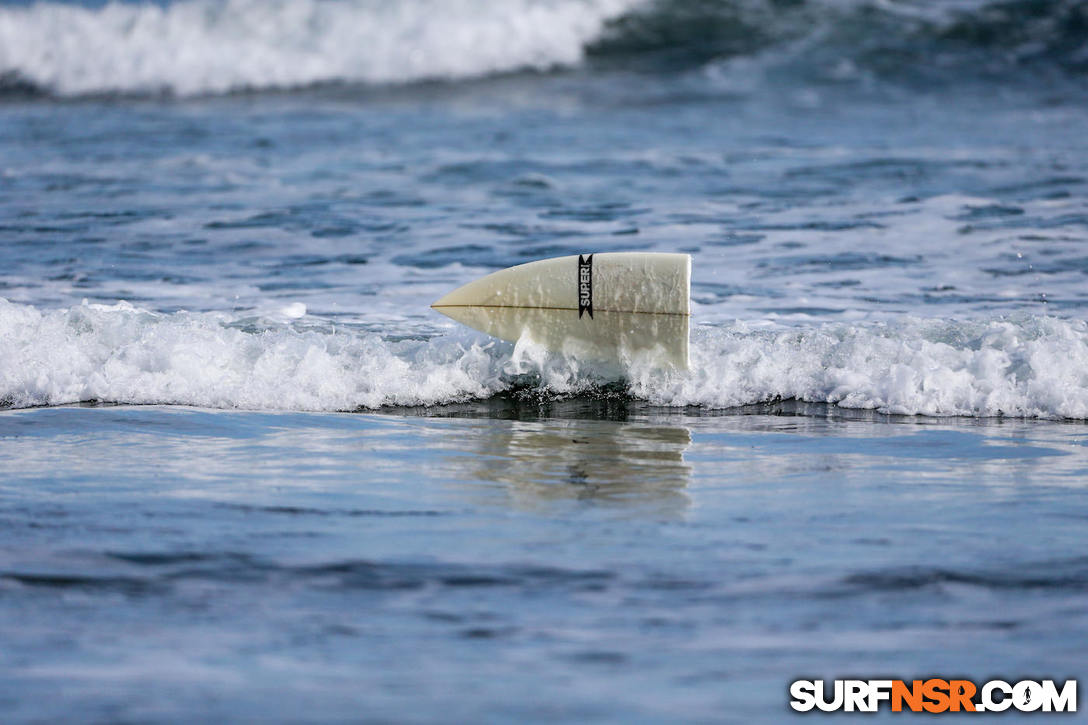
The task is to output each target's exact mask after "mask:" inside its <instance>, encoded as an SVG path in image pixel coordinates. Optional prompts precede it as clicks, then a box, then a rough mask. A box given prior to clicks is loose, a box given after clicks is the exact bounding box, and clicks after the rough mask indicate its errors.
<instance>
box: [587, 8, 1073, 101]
mask: <svg viewBox="0 0 1088 725" xmlns="http://www.w3.org/2000/svg"><path fill="white" fill-rule="evenodd" d="M1086 35H1088V10H1086V9H1085V7H1084V5H1083V3H1077V2H1070V1H1069V0H992V1H991V2H983V3H977V4H974V3H973V4H969V5H966V6H957V5H955V4H952V3H949V4H947V6H946V7H940V8H935V10H934V12H925V13H923V12H916V11H913V10H912V9H911V6H910V5H906V6H905V7H900V6H899V5H897V4H878V3H869V2H856V3H828V2H797V1H794V0H765V1H762V2H761V1H753V2H733V1H728V0H668V1H666V0H657V1H656V2H650V3H647V4H644V5H641V6H639V7H638V8H636V9H635V10H632V11H629V12H628V13H625V14H624V15H622V16H620V17H618V18H616V19H614V20H612V21H611V22H610V23H609V24H608V25H607V26H606V29H605V32H604V33H603V35H602V36H601V37H600V38H598V39H597V40H595V41H594V42H592V43H591V44H590V45H589V46H588V48H587V50H588V53H589V56H590V59H591V62H592V63H593V64H595V65H596V66H599V67H603V68H610V67H617V66H620V67H625V68H636V69H641V70H644V71H659V72H660V71H675V70H682V69H686V68H692V67H697V66H702V65H704V64H708V63H712V62H715V61H719V60H721V59H727V58H737V57H767V56H773V57H775V58H777V59H778V63H777V65H778V66H779V67H782V68H788V69H789V70H790V71H791V72H793V73H796V74H798V75H800V76H802V77H804V78H807V79H809V80H814V81H822V82H825V83H827V82H838V83H843V82H848V81H850V80H857V79H858V77H859V76H861V77H865V75H872V74H875V75H877V76H879V77H882V78H884V79H890V80H897V81H901V82H929V83H933V82H945V83H947V82H949V81H950V79H954V78H974V79H987V78H994V79H998V78H1000V77H1001V74H1002V73H1005V74H1007V73H1008V72H1009V71H1010V70H1014V69H1017V68H1046V69H1053V70H1054V71H1055V72H1064V73H1071V74H1081V73H1083V72H1085V71H1088V57H1086V56H1085V54H1084V50H1083V43H1084V38H1085V37H1086ZM836 60H837V61H840V62H842V61H843V60H846V61H848V62H849V64H850V65H849V66H848V72H846V73H843V72H841V71H840V70H829V69H831V68H837V67H838V66H836V64H835V61H836ZM859 70H860V71H864V74H863V73H861V72H859Z"/></svg>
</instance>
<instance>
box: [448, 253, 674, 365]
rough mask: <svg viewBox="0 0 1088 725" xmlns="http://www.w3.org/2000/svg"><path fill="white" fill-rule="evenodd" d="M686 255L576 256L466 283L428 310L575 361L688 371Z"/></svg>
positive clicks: (619, 254)
mask: <svg viewBox="0 0 1088 725" xmlns="http://www.w3.org/2000/svg"><path fill="white" fill-rule="evenodd" d="M690 289H691V257H690V256H688V255H687V254H666V253H652V252H603V253H599V254H585V255H582V254H575V255H571V256H569V257H556V258H554V259H543V260H540V261H538V262H529V263H528V264H520V265H518V266H516V267H510V268H509V269H503V270H500V271H498V272H494V273H492V274H489V275H487V276H486V277H481V278H480V279H478V280H475V281H473V282H469V283H468V284H466V285H465V286H463V287H460V288H458V289H456V290H454V291H453V292H450V293H449V294H448V295H446V296H445V297H443V298H442V299H440V300H438V301H437V302H435V303H434V304H433V305H431V307H433V308H434V309H436V310H438V311H439V312H441V313H442V314H444V315H446V316H447V317H450V318H452V319H454V320H457V321H458V322H460V323H463V324H465V325H468V326H469V327H472V328H474V329H477V330H480V331H482V332H486V333H487V334H488V335H492V336H494V337H498V338H500V339H502V340H509V341H511V342H517V341H518V340H520V339H521V338H523V337H528V338H529V339H531V340H532V341H534V342H536V343H538V344H540V345H543V346H544V347H546V348H548V349H551V350H557V351H560V352H562V353H564V354H567V355H572V356H577V357H580V358H586V359H594V360H606V361H619V362H627V361H632V360H635V359H641V358H648V359H649V360H650V361H651V362H652V363H654V364H658V365H662V366H674V367H679V368H686V367H687V365H688V322H689V319H690V315H691V305H690V296H691V295H690Z"/></svg>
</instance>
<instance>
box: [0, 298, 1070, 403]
mask: <svg viewBox="0 0 1088 725" xmlns="http://www.w3.org/2000/svg"><path fill="white" fill-rule="evenodd" d="M295 324H296V325H297V324H298V323H295ZM300 328H301V329H300ZM307 328H308V329H307ZM0 343H2V350H3V352H2V353H0V401H2V402H3V404H4V405H6V406H8V407H29V406H41V405H63V404H71V403H79V402H87V401H92V402H108V403H128V404H145V405H146V404H173V405H191V406H199V407H208V408H228V409H253V410H311V411H322V410H325V411H351V410H360V409H368V408H369V409H373V408H379V407H383V406H421V405H422V406H425V405H438V404H444V403H452V402H461V401H465V400H472V399H482V398H488V397H490V396H494V395H497V394H500V393H504V392H509V391H521V392H524V391H525V390H526V389H531V390H532V391H533V394H534V395H536V396H540V397H543V398H548V397H559V396H571V395H578V394H582V395H586V394H588V395H592V394H594V393H595V391H597V390H599V389H601V388H605V387H607V386H608V385H609V384H614V383H616V382H617V381H620V382H622V383H623V385H624V386H625V389H626V390H627V392H628V393H629V394H630V395H632V396H634V397H636V398H638V399H642V400H645V401H648V402H650V403H653V404H655V405H661V406H681V407H683V406H693V407H700V408H706V409H717V408H730V407H739V406H744V405H751V404H755V403H763V402H768V401H779V400H783V399H786V400H789V399H795V400H799V401H804V402H817V403H833V404H837V405H839V406H842V407H845V408H860V409H873V410H877V411H880V412H884V413H895V414H905V415H913V414H923V415H937V416H948V415H966V416H1024V417H1042V418H1088V325H1086V324H1085V323H1084V322H1083V321H1076V322H1070V321H1062V320H1058V319H1053V318H1031V317H1028V318H1023V319H1020V320H1016V321H1013V320H1002V321H990V322H981V323H979V322H976V323H954V322H946V321H939V320H917V319H909V320H905V321H901V322H897V323H894V324H881V325H873V326H858V325H842V324H827V325H824V326H820V327H816V328H809V329H801V330H779V331H762V332H761V331H758V330H752V329H750V328H749V327H748V326H747V325H745V324H744V323H736V324H732V325H724V326H715V327H712V328H708V327H700V328H696V331H695V335H694V340H693V346H692V352H691V355H692V367H691V370H690V371H684V372H677V371H661V370H656V369H653V368H649V367H646V366H640V365H639V364H638V361H632V362H631V363H629V364H628V366H627V368H626V369H625V370H622V371H617V372H618V374H619V375H620V377H618V378H610V377H609V376H608V374H607V373H602V371H601V370H600V369H599V368H598V367H596V366H593V365H592V364H589V363H587V362H586V361H579V360H576V359H566V358H564V357H563V356H562V355H559V354H556V353H549V352H547V351H545V350H543V349H540V348H538V347H536V346H535V345H533V343H532V341H531V340H528V339H526V340H523V341H522V342H520V343H519V344H518V345H509V344H506V343H495V342H493V341H487V340H486V339H473V338H472V337H471V336H469V335H464V334H462V335H447V336H442V337H438V338H431V339H429V340H401V341H396V342H393V341H388V340H386V339H383V338H382V336H381V335H379V334H376V333H360V332H356V331H352V330H351V329H347V330H341V331H337V330H336V329H335V328H331V327H330V326H328V325H312V324H310V325H307V324H305V323H303V324H302V325H300V326H297V327H296V326H292V324H291V323H287V322H284V323H279V324H272V323H271V322H270V321H266V322H265V325H264V326H263V327H262V326H260V325H259V322H258V321H255V320H249V321H244V320H240V319H238V318H232V316H230V315H224V314H216V313H186V312H177V313H172V314H159V313H155V312H152V311H149V310H146V309H139V308H136V307H133V306H132V305H131V304H128V303H119V304H117V305H101V304H83V305H80V306H77V307H73V308H70V309H67V310H52V311H48V312H45V313H43V312H41V311H39V310H37V309H35V308H33V307H30V306H25V305H15V304H11V303H9V302H6V301H0ZM617 372H614V373H613V374H617Z"/></svg>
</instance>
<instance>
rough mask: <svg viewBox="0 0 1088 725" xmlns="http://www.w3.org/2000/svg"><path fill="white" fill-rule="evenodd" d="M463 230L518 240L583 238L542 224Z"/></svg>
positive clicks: (472, 226)
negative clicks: (477, 230)
mask: <svg viewBox="0 0 1088 725" xmlns="http://www.w3.org/2000/svg"><path fill="white" fill-rule="evenodd" d="M461 227H462V228H464V229H482V230H484V231H488V232H494V233H496V234H503V235H508V236H512V237H517V238H520V239H559V238H562V237H580V236H585V232H583V231H580V230H577V229H570V228H563V227H557V226H551V225H542V224H523V223H518V222H503V223H491V224H462V225H461Z"/></svg>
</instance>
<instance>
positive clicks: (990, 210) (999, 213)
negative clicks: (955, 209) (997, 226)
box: [953, 204, 1024, 220]
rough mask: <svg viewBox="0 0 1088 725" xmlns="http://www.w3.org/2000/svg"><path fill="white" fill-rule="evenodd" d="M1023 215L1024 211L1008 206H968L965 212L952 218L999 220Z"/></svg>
mask: <svg viewBox="0 0 1088 725" xmlns="http://www.w3.org/2000/svg"><path fill="white" fill-rule="evenodd" d="M1023 213H1024V209H1023V208H1022V207H1019V206H1012V205H1009V204H986V205H985V206H969V207H967V209H966V211H964V212H963V213H961V214H959V215H957V216H955V217H953V218H954V219H962V220H976V219H1000V218H1003V217H1010V216H1021V215H1023Z"/></svg>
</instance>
